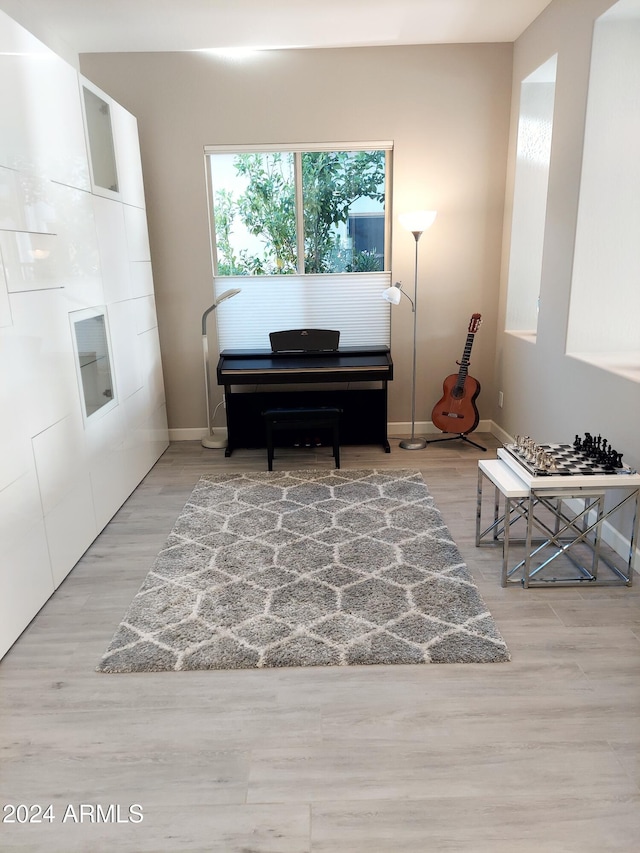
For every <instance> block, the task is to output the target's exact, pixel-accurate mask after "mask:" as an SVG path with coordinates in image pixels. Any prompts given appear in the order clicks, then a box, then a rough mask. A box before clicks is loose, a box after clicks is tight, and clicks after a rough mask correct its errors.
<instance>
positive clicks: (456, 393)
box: [451, 388, 464, 400]
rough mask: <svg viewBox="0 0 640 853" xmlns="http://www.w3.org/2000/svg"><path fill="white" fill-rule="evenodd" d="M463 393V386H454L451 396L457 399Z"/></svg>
mask: <svg viewBox="0 0 640 853" xmlns="http://www.w3.org/2000/svg"><path fill="white" fill-rule="evenodd" d="M463 394H464V389H463V388H454V389H453V390H452V391H451V396H452V397H453V399H454V400H459V399H460V398H461V397H462V395H463Z"/></svg>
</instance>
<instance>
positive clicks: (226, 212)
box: [215, 151, 385, 275]
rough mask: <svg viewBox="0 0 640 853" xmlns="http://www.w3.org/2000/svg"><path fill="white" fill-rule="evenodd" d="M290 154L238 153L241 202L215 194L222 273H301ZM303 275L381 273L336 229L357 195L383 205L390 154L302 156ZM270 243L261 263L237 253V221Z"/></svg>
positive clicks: (370, 257) (229, 195)
mask: <svg viewBox="0 0 640 853" xmlns="http://www.w3.org/2000/svg"><path fill="white" fill-rule="evenodd" d="M289 156H290V155H283V154H280V153H273V154H239V155H237V156H236V157H235V158H234V166H235V170H236V173H237V175H238V176H239V177H242V178H243V179H244V181H243V183H246V188H245V189H244V191H243V192H242V193H240V194H238V195H237V196H236V197H235V198H234V196H233V194H232V193H231V192H229V191H227V190H219V191H218V192H216V195H215V225H216V237H217V246H218V272H219V274H220V275H260V274H274V273H295V272H297V233H296V196H295V185H294V182H293V180H292V178H291V174H292V169H291V167H290V160H289ZM301 160H302V188H303V200H304V201H303V207H304V210H303V215H304V255H305V272H307V273H323V272H342V271H348V272H362V271H370V270H374V269H375V270H378V269H380V267H381V261H380V258H379V257H377V256H376V255H374V254H373V253H370V252H360V253H358V255H357V256H356V257H352V252H351V250H350V248H349V247H347V246H345V245H344V244H343V243H342V241H341V239H340V234H339V231H338V229H337V226H338V225H340V224H341V223H346V222H347V220H348V218H349V213H350V209H351V206H352V205H353V203H354V202H355V201H357V200H358V199H359V198H363V197H366V198H370V199H374V200H375V201H377V202H382V203H384V178H385V152H384V151H358V152H352V151H351V152H349V151H331V152H305V153H303V154H302V157H301ZM236 217H237V218H238V220H239V221H241V222H242V224H243V225H244V227H245V228H246V229H247V231H248V232H249V233H250V234H252V235H254V236H255V237H258V238H259V239H260V240H261V241H262V242H263V244H264V250H263V256H262V257H261V258H260V257H258V256H256V255H253V254H251V253H249V252H248V251H247V250H240V251H239V253H238V256H236V255H235V254H234V250H233V245H232V230H233V222H234V219H235V218H236Z"/></svg>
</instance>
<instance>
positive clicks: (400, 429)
mask: <svg viewBox="0 0 640 853" xmlns="http://www.w3.org/2000/svg"><path fill="white" fill-rule="evenodd" d="M493 427H494V423H493V421H489V420H486V421H480V422H479V423H478V426H477V427H476V429H477V430H478V431H479V432H490V433H492V434H494V435H495V433H494V431H493ZM387 432H388V434H389V435H395V434H398V435H411V422H410V421H396V422H392V423H390V424H388V425H387ZM415 432H416V435H438V434H439V433H440V432H441V430H439V429H438V427H437V426H435V425H434V424H432V423H431V421H420V423H416V428H415Z"/></svg>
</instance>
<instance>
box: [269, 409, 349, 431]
mask: <svg viewBox="0 0 640 853" xmlns="http://www.w3.org/2000/svg"><path fill="white" fill-rule="evenodd" d="M341 414H342V409H338V408H336V407H335V406H318V407H314V408H311V407H307V406H299V407H293V408H291V409H285V408H277V409H265V410H264V411H263V412H262V417H263V418H264V419H265V420H266V421H267V422H268V423H270V424H271V425H272V426H274V427H277V426H278V425H279V424H282V425H283V427H286V428H289V427H290V426H292V424H294V423H298V422H299V423H301V424H304V425H305V426H320V423H321V422H322V423H327V424H329V425H330V426H331V425H333V424H337V423H338V422H339V420H340V415H341Z"/></svg>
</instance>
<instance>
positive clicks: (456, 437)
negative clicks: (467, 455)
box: [426, 432, 487, 450]
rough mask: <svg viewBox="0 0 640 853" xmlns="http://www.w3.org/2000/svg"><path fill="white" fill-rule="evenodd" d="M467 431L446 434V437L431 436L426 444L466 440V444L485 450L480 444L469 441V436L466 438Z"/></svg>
mask: <svg viewBox="0 0 640 853" xmlns="http://www.w3.org/2000/svg"><path fill="white" fill-rule="evenodd" d="M468 434H469V433H466V432H461V433H458V434H456V435H450V436H447V438H432V439H431V440H430V441H427V442H426V443H427V444H435V443H437V442H438V441H457V440H459V441H466V442H467V444H473V446H474V447H477V448H478V450H486V449H487V448H486V447H483V446H482V445H481V444H477V443H476V442H475V441H471V439H470V438H467V435H468Z"/></svg>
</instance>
